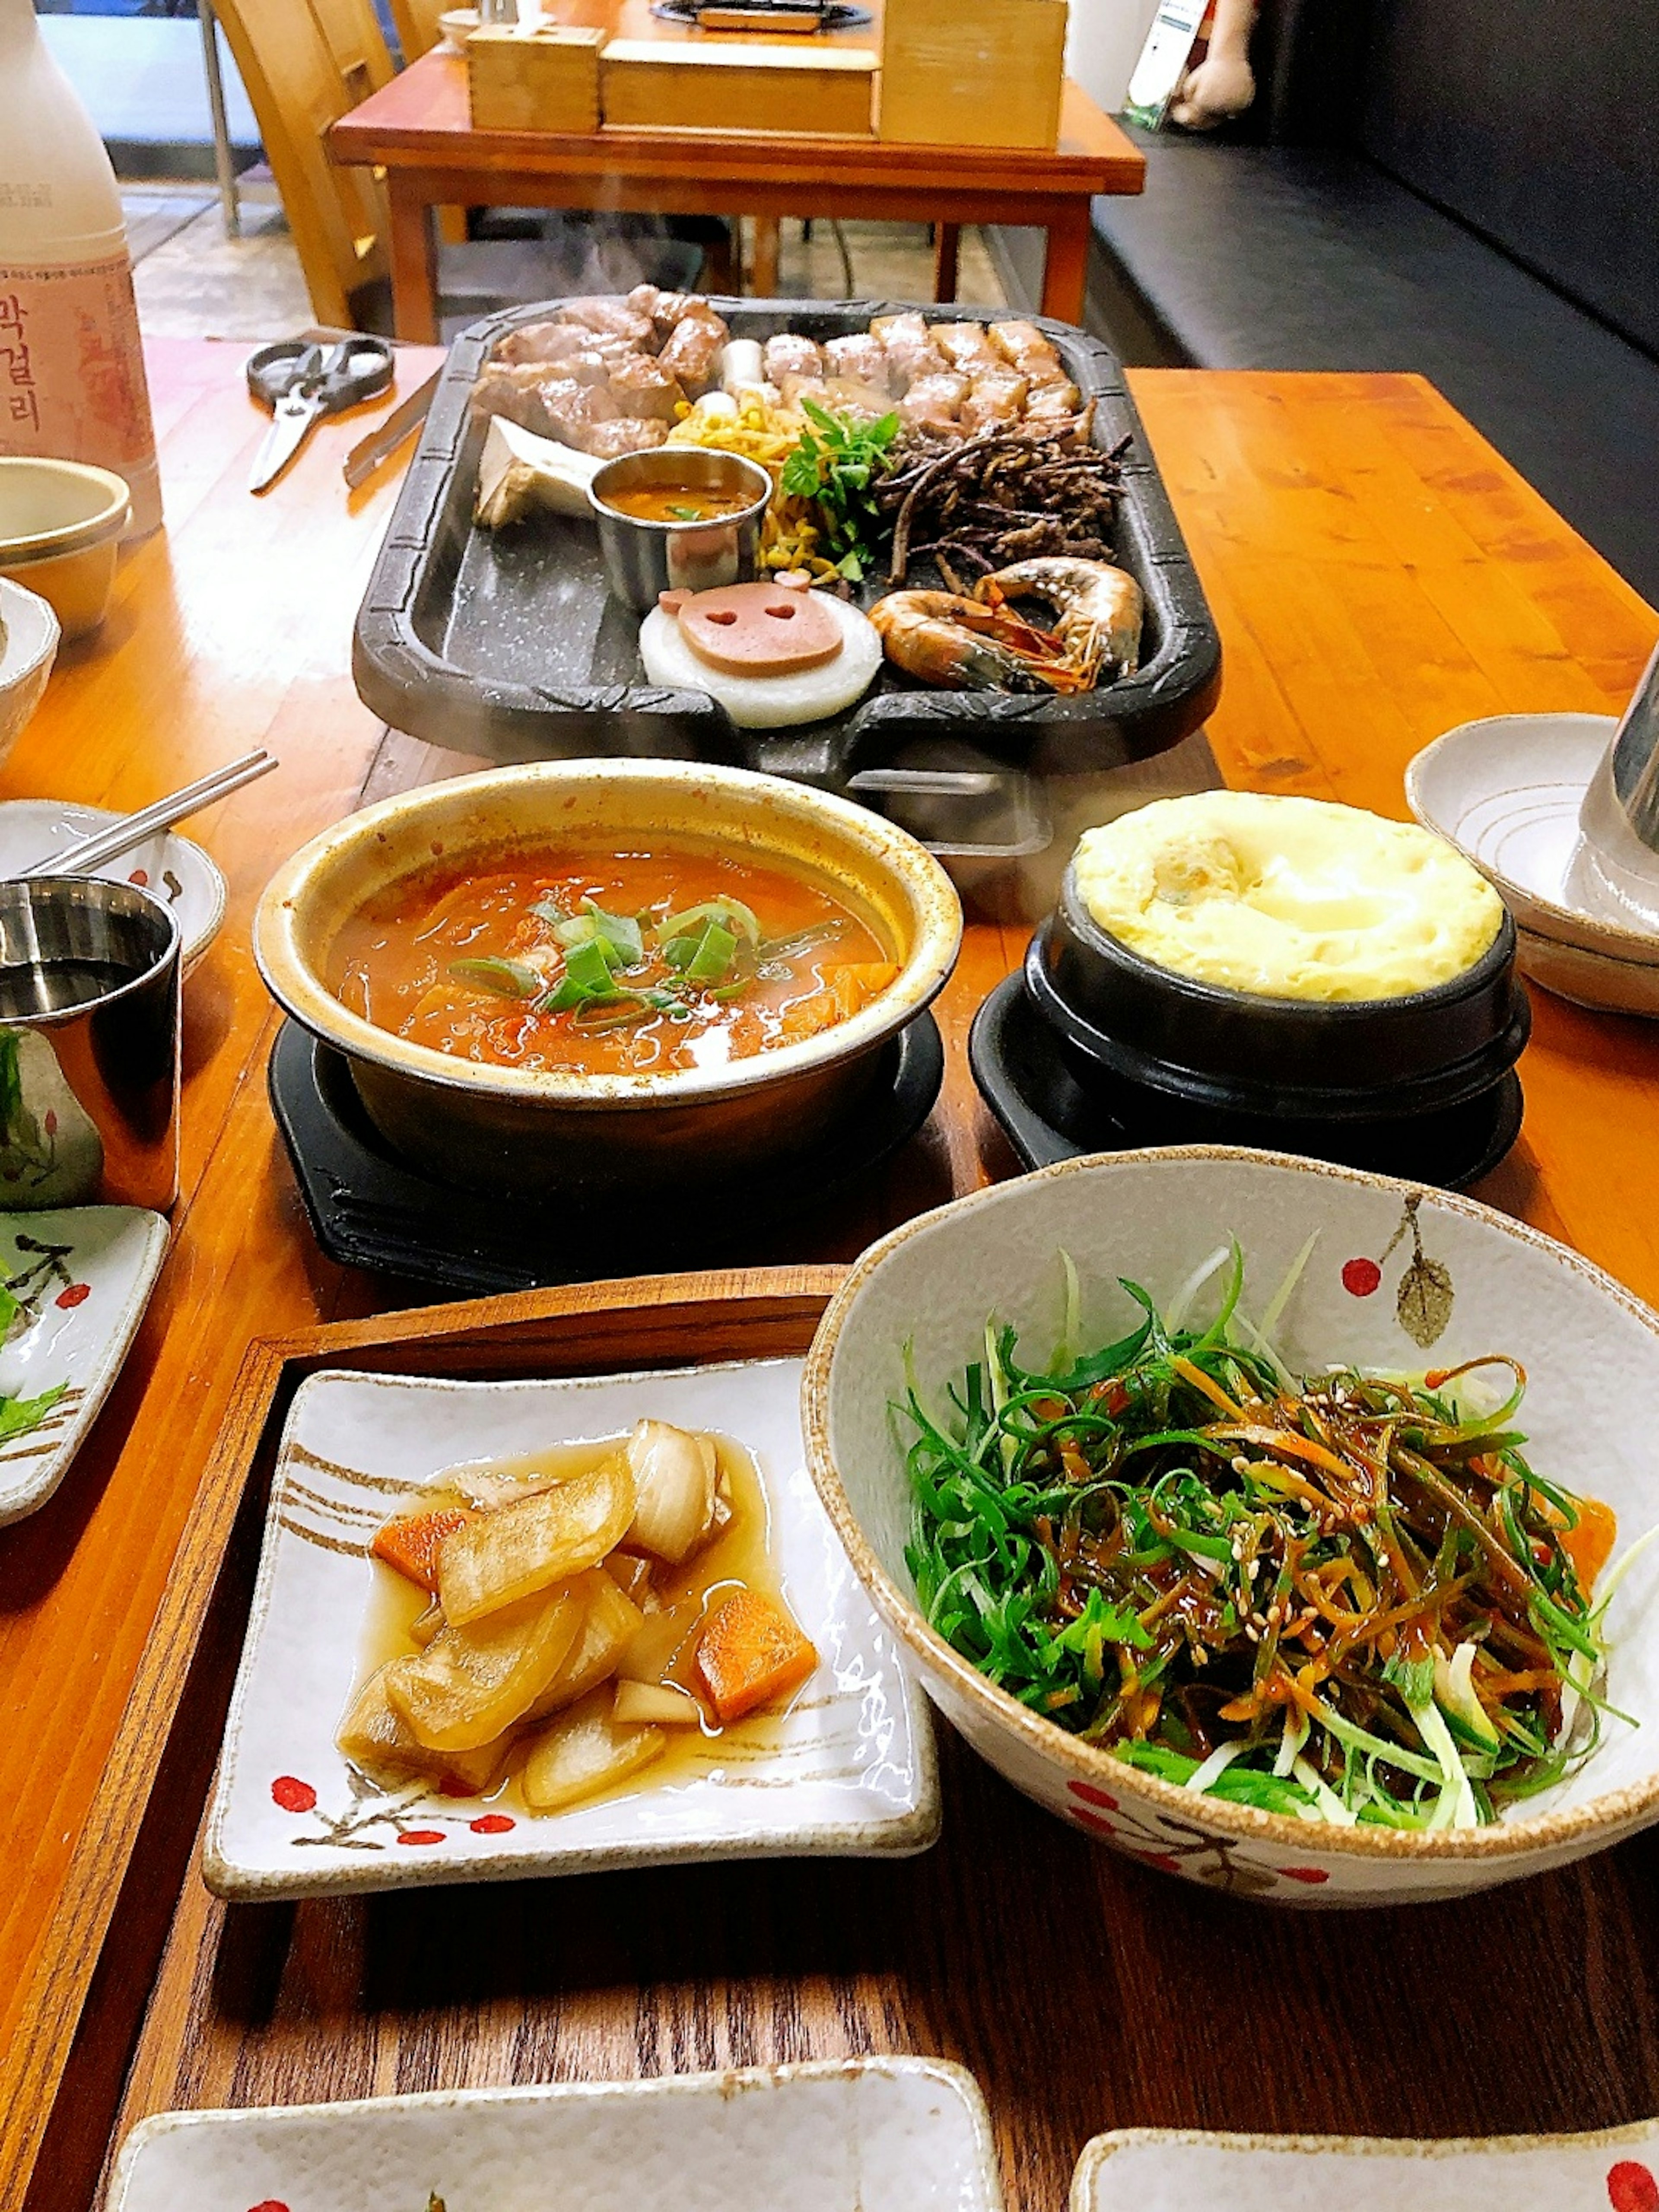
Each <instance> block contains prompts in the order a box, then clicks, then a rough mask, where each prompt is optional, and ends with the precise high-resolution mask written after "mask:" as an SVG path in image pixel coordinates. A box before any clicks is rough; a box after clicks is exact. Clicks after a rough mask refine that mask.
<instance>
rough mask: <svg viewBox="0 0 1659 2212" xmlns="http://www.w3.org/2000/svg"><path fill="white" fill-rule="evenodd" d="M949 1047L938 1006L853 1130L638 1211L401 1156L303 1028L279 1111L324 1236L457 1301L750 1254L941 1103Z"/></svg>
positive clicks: (292, 1038)
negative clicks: (473, 1180)
mask: <svg viewBox="0 0 1659 2212" xmlns="http://www.w3.org/2000/svg"><path fill="white" fill-rule="evenodd" d="M944 1075H945V1050H944V1047H943V1045H942V1044H941V1042H940V1041H939V1030H938V1027H937V1026H936V1024H935V1023H934V1021H933V1016H932V1015H931V1014H926V1013H924V1014H921V1015H919V1016H918V1017H917V1018H916V1019H915V1021H914V1022H912V1023H911V1024H910V1025H909V1026H908V1029H906V1030H903V1031H902V1034H901V1035H900V1036H896V1037H895V1038H893V1039H892V1040H891V1041H890V1042H889V1043H888V1044H887V1045H886V1046H885V1047H884V1048H883V1052H882V1055H881V1062H880V1066H879V1067H878V1073H877V1075H876V1078H875V1080H874V1082H873V1084H872V1087H871V1088H870V1090H869V1091H866V1093H865V1094H864V1095H863V1096H862V1097H860V1099H859V1101H858V1103H857V1104H856V1105H855V1106H854V1108H853V1109H852V1111H851V1112H850V1113H849V1115H848V1117H847V1119H846V1121H844V1122H843V1123H842V1126H841V1127H839V1128H838V1129H836V1130H834V1131H832V1132H831V1133H830V1134H829V1136H828V1137H826V1138H824V1139H821V1140H820V1141H819V1142H818V1143H817V1144H816V1145H814V1146H811V1149H810V1150H808V1151H806V1152H801V1153H796V1154H792V1155H791V1156H789V1157H788V1158H784V1159H781V1160H779V1161H777V1162H775V1163H771V1164H767V1165H766V1166H764V1167H760V1168H757V1169H755V1170H752V1171H751V1172H750V1173H749V1174H747V1175H745V1176H744V1177H743V1179H742V1181H741V1183H738V1184H734V1183H730V1182H721V1183H714V1184H705V1185H702V1186H701V1187H696V1188H690V1187H688V1188H686V1189H684V1190H683V1191H676V1192H671V1193H668V1194H663V1193H660V1192H655V1193H653V1194H651V1195H650V1197H649V1198H648V1199H647V1200H645V1201H643V1202H642V1203H641V1206H638V1207H636V1208H635V1210H634V1211H633V1212H632V1213H631V1214H630V1213H629V1211H628V1210H627V1209H626V1208H625V1207H624V1206H622V1205H621V1204H619V1202H618V1200H617V1196H616V1194H615V1193H614V1191H609V1192H606V1193H605V1194H597V1193H584V1192H582V1191H580V1190H574V1189H573V1190H572V1191H571V1192H570V1193H568V1194H567V1195H565V1196H562V1197H560V1198H557V1199H550V1198H545V1197H540V1196H538V1197H526V1196H524V1195H522V1194H518V1193H515V1192H513V1191H511V1190H503V1191H501V1193H499V1194H491V1193H484V1192H480V1191H474V1190H468V1189H464V1188H461V1187H460V1186H459V1185H457V1184H452V1183H444V1182H439V1181H438V1180H437V1179H436V1178H435V1177H434V1176H427V1175H425V1174H423V1173H422V1171H421V1170H419V1169H418V1168H416V1167H413V1166H411V1165H410V1163H409V1162H408V1161H406V1160H404V1159H403V1158H400V1157H399V1155H398V1153H396V1152H393V1151H392V1148H391V1146H389V1145H388V1144H387V1143H386V1139H385V1138H384V1137H382V1136H381V1135H380V1133H379V1131H378V1130H377V1129H375V1127H374V1124H373V1123H372V1122H371V1121H369V1119H368V1115H367V1114H365V1113H364V1111H363V1108H362V1101H361V1100H360V1099H359V1097H358V1096H357V1092H356V1085H354V1084H353V1082H352V1079H351V1074H350V1071H349V1067H348V1066H347V1064H346V1061H345V1060H344V1058H343V1056H342V1055H341V1054H338V1053H337V1052H335V1051H333V1050H332V1049H331V1048H330V1047H329V1046H327V1045H324V1044H319V1042H317V1040H316V1039H315V1038H314V1037H313V1036H309V1035H308V1034H307V1031H305V1030H302V1029H301V1028H300V1027H299V1026H298V1025H297V1024H295V1023H293V1022H287V1023H285V1024H283V1028H282V1030H280V1031H279V1032H278V1034H277V1037H276V1043H275V1044H274V1045H273V1046H272V1048H271V1054H270V1071H269V1085H270V1103H271V1110H272V1112H273V1113H274V1114H275V1115H276V1126H277V1127H278V1128H279V1129H280V1130H281V1132H282V1135H283V1143H284V1144H285V1145H286V1146H287V1147H288V1154H289V1159H290V1161H291V1162H292V1164H293V1167H294V1172H295V1177H296V1179H297V1181H298V1182H299V1186H300V1194H301V1197H302V1198H303V1200H305V1206H306V1212H307V1214H308V1215H309V1217H310V1220H311V1226H312V1230H313V1234H314V1235H315V1237H316V1239H317V1242H318V1243H319V1245H321V1247H322V1249H323V1250H324V1251H325V1252H326V1253H327V1255H328V1256H329V1257H330V1259H331V1260H337V1261H340V1262H341V1264H342V1265H343V1266H345V1267H366V1268H369V1269H371V1270H373V1271H374V1272H375V1273H381V1274H392V1275H402V1276H407V1277H410V1278H413V1279H415V1280H416V1281H419V1282H424V1283H429V1284H431V1285H434V1286H435V1288H437V1289H439V1290H441V1291H447V1292H448V1293H450V1294H452V1295H454V1294H459V1295H462V1296H466V1297H480V1296H489V1295H490V1294H492V1293H494V1292H496V1291H523V1290H533V1289H536V1288H538V1287H540V1286H542V1285H547V1284H550V1283H570V1282H588V1281H594V1280H597V1279H602V1278H604V1277H606V1276H611V1275H626V1274H641V1273H659V1272H662V1271H664V1270H666V1269H672V1268H676V1267H708V1265H709V1264H710V1263H711V1262H713V1261H717V1260H719V1261H729V1262H738V1261H741V1260H742V1259H743V1258H744V1256H745V1255H748V1254H752V1253H754V1252H756V1251H757V1250H758V1249H760V1248H761V1247H762V1246H763V1244H764V1243H765V1242H766V1241H767V1240H768V1239H769V1238H775V1237H778V1236H780V1235H783V1234H787V1233H788V1232H790V1231H793V1230H794V1229H796V1228H797V1227H798V1226H799V1225H800V1224H801V1223H802V1222H803V1221H805V1220H808V1219H810V1218H811V1217H812V1216H813V1215H814V1214H816V1213H817V1212H821V1211H822V1210H823V1208H824V1207H826V1206H829V1205H831V1204H833V1203H834V1202H835V1201H836V1200H840V1199H842V1198H844V1197H845V1196H846V1195H847V1194H848V1192H849V1191H851V1190H852V1189H853V1188H854V1187H855V1186H856V1185H858V1184H859V1183H860V1182H863V1181H864V1179H865V1178H866V1177H867V1176H870V1175H872V1174H873V1173H874V1171H875V1170H877V1169H878V1167H880V1166H881V1165H882V1164H883V1163H884V1162H885V1161H886V1160H888V1159H889V1158H890V1157H891V1156H892V1154H893V1153H894V1152H896V1151H897V1150H898V1148H899V1146H901V1145H902V1144H904V1143H906V1142H907V1141H908V1139H910V1138H911V1137H913V1136H914V1135H915V1133H916V1131H917V1130H918V1129H920V1128H921V1125H922V1123H923V1122H924V1121H926V1120H927V1116H928V1115H929V1114H930V1113H931V1112H932V1110H933V1102H934V1100H935V1099H936V1098H937V1097H938V1096H939V1085H940V1084H941V1082H942V1081H943V1079H944Z"/></svg>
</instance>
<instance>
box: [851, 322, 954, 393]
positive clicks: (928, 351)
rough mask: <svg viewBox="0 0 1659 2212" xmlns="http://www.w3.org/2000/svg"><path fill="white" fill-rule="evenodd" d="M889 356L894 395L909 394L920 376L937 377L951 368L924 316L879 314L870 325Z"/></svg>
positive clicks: (873, 334)
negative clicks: (895, 393) (898, 393)
mask: <svg viewBox="0 0 1659 2212" xmlns="http://www.w3.org/2000/svg"><path fill="white" fill-rule="evenodd" d="M870 333H871V336H872V337H878V338H879V339H880V340H881V344H882V350H883V352H884V354H885V355H886V356H887V375H888V380H889V382H890V384H891V386H892V387H893V389H894V391H895V392H907V391H908V389H909V387H910V386H911V385H913V384H914V383H915V380H916V379H917V378H918V377H919V376H927V375H935V376H936V375H938V374H939V372H940V370H942V369H944V368H948V367H949V363H948V362H946V360H945V356H944V355H943V354H942V353H941V352H940V351H939V348H938V347H937V346H936V345H935V344H934V343H933V333H932V331H930V330H929V329H928V327H927V323H926V321H925V320H924V319H923V318H922V317H921V315H918V314H916V313H914V312H912V313H908V314H902V315H878V316H877V317H876V319H875V320H874V322H872V324H871V325H870Z"/></svg>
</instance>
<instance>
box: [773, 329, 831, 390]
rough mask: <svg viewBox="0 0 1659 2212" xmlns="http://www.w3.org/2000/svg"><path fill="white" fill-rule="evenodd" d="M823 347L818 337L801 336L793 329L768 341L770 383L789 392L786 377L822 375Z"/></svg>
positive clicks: (782, 332)
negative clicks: (818, 341)
mask: <svg viewBox="0 0 1659 2212" xmlns="http://www.w3.org/2000/svg"><path fill="white" fill-rule="evenodd" d="M766 375H767V380H768V382H769V383H771V384H775V385H776V386H778V388H779V390H780V391H781V392H787V390H788V386H787V384H786V382H785V379H786V378H787V377H791V376H822V375H823V347H822V346H820V345H819V344H818V343H817V340H816V339H813V338H804V337H799V336H798V335H797V334H796V332H795V331H780V332H779V333H778V335H777V337H775V338H768V340H767V341H766Z"/></svg>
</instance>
